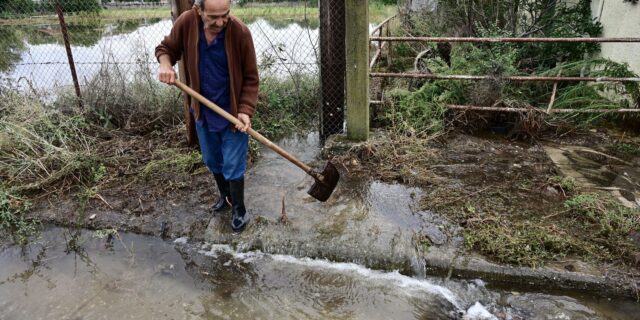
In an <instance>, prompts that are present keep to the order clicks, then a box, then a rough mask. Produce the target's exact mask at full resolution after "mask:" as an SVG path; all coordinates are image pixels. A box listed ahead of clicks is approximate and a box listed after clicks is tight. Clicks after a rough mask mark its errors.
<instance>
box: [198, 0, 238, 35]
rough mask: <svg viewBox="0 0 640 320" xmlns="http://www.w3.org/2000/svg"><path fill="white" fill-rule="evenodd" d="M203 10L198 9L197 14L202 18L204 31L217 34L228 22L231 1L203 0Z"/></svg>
mask: <svg viewBox="0 0 640 320" xmlns="http://www.w3.org/2000/svg"><path fill="white" fill-rule="evenodd" d="M202 6H203V7H204V8H198V13H199V14H200V17H202V22H203V23H204V29H205V30H208V31H210V32H213V33H219V32H220V31H222V29H224V27H226V26H227V23H228V22H229V10H230V6H231V1H229V0H204V1H202Z"/></svg>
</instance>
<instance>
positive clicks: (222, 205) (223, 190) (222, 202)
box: [211, 173, 231, 212]
mask: <svg viewBox="0 0 640 320" xmlns="http://www.w3.org/2000/svg"><path fill="white" fill-rule="evenodd" d="M213 177H214V178H215V179H216V183H217V184H218V190H219V191H220V197H219V198H218V201H216V203H214V204H213V207H211V209H212V210H213V211H215V212H220V211H223V210H225V209H226V208H228V207H229V202H228V200H227V199H228V198H229V197H230V196H231V193H230V192H229V181H227V180H226V179H225V178H224V176H223V175H222V174H220V173H214V174H213Z"/></svg>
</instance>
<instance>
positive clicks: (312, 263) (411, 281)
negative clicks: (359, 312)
mask: <svg viewBox="0 0 640 320" xmlns="http://www.w3.org/2000/svg"><path fill="white" fill-rule="evenodd" d="M265 256H268V257H270V258H271V259H273V260H274V261H277V262H284V263H290V264H297V265H302V266H305V267H310V268H319V269H325V270H326V269H329V270H335V271H339V272H353V273H356V274H358V275H359V276H361V277H364V278H367V279H372V280H382V281H386V282H390V283H393V284H394V285H396V286H398V287H401V288H408V289H418V290H423V291H426V292H429V293H433V294H437V295H440V296H442V297H443V298H445V299H446V300H447V301H449V302H450V303H451V304H452V305H453V306H455V307H456V308H457V309H458V310H462V309H463V308H461V307H460V303H459V302H458V299H457V298H456V296H455V294H454V293H453V292H451V290H449V289H447V288H445V287H441V286H438V285H435V284H432V283H430V282H428V281H426V280H419V279H415V278H411V277H408V276H405V275H402V274H400V273H399V272H398V271H393V272H381V271H376V270H371V269H369V268H367V267H364V266H361V265H358V264H355V263H344V262H331V261H328V260H320V259H311V258H296V257H293V256H289V255H278V254H276V255H267V254H264V253H262V252H259V251H258V252H254V251H251V252H246V253H237V254H235V257H236V258H237V259H241V260H243V261H246V262H250V261H253V260H255V259H260V258H264V257H265Z"/></svg>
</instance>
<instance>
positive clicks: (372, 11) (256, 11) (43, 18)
mask: <svg viewBox="0 0 640 320" xmlns="http://www.w3.org/2000/svg"><path fill="white" fill-rule="evenodd" d="M396 10H397V7H396V6H388V5H381V4H376V3H372V4H370V5H369V17H370V19H371V22H372V23H375V22H381V21H382V20H384V19H386V18H387V17H389V16H392V15H393V14H395V11H396ZM231 14H232V15H235V16H237V17H239V18H241V19H252V18H257V17H262V18H272V19H279V20H282V19H285V20H302V19H304V18H305V17H306V18H307V19H310V20H316V21H317V20H318V17H319V11H318V8H313V7H307V8H305V7H304V6H263V7H249V6H247V7H240V6H233V7H232V8H231ZM170 17H171V9H170V8H169V7H159V8H131V9H106V10H102V11H100V13H99V14H95V13H78V14H68V15H66V16H65V21H66V22H67V23H69V24H79V23H83V22H89V21H95V20H96V19H97V20H103V21H114V20H131V19H141V18H146V19H152V18H160V19H163V18H170ZM57 23H58V17H57V16H56V15H55V14H54V13H50V14H45V15H37V16H36V15H34V16H32V17H20V18H13V19H11V18H7V19H3V20H2V21H0V25H34V24H57Z"/></svg>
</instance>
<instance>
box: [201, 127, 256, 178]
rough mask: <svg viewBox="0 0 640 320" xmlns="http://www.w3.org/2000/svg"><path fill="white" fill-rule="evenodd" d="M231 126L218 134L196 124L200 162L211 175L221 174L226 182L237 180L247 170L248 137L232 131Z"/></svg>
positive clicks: (242, 133)
mask: <svg viewBox="0 0 640 320" xmlns="http://www.w3.org/2000/svg"><path fill="white" fill-rule="evenodd" d="M231 129H232V126H228V127H226V128H225V129H224V130H222V131H219V132H210V131H209V130H207V128H206V125H204V126H203V125H201V124H197V123H196V132H197V134H198V140H199V142H200V151H201V152H202V161H203V162H204V164H205V165H206V166H207V168H209V171H211V173H213V174H222V175H224V178H225V179H226V180H238V179H240V178H242V177H243V176H244V171H245V170H246V168H247V151H248V150H249V135H248V134H246V133H244V132H240V131H232V130H231Z"/></svg>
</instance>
